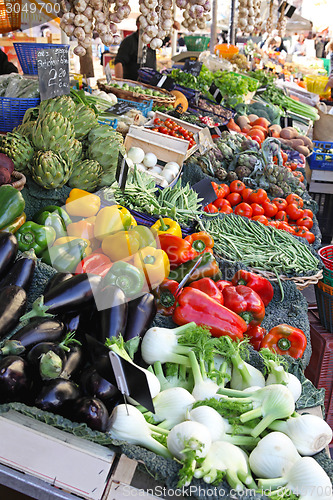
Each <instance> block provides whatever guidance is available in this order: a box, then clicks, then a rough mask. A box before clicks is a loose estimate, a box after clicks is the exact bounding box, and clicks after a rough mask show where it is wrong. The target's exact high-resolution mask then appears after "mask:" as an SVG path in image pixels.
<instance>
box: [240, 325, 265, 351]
mask: <svg viewBox="0 0 333 500" xmlns="http://www.w3.org/2000/svg"><path fill="white" fill-rule="evenodd" d="M266 333H267V332H266V330H265V328H263V327H262V326H250V327H249V328H248V329H247V330H246V332H245V335H247V336H248V337H249V339H250V344H251V345H252V347H253V349H255V350H256V351H259V349H260V348H261V342H262V340H263V338H264V336H265V335H266Z"/></svg>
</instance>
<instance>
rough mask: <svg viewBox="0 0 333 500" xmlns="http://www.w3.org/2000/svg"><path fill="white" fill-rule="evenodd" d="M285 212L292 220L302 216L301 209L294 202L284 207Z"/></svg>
mask: <svg viewBox="0 0 333 500" xmlns="http://www.w3.org/2000/svg"><path fill="white" fill-rule="evenodd" d="M286 214H287V215H288V217H289V218H290V219H292V220H297V219H300V218H301V217H303V210H302V209H301V208H299V207H298V206H297V205H296V204H294V203H291V204H290V205H288V206H287V208H286Z"/></svg>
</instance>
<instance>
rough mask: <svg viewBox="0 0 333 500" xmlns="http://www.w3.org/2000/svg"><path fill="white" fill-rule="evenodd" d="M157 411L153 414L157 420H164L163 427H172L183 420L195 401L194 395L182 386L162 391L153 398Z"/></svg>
mask: <svg viewBox="0 0 333 500" xmlns="http://www.w3.org/2000/svg"><path fill="white" fill-rule="evenodd" d="M153 403H154V408H155V413H152V414H151V416H152V418H153V419H154V421H155V422H162V423H161V427H162V428H164V429H171V428H172V427H174V426H175V425H176V424H179V423H180V422H183V421H184V420H185V417H186V412H187V410H189V409H190V408H192V405H193V403H195V399H194V397H193V396H192V395H191V394H190V393H189V392H188V391H187V390H186V389H183V388H182V387H172V388H171V389H166V390H165V391H162V392H160V393H159V394H157V396H156V397H155V398H154V399H153Z"/></svg>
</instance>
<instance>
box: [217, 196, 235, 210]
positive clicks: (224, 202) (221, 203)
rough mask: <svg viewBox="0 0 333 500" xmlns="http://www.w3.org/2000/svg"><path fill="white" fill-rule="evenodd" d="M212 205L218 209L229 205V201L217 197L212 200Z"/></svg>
mask: <svg viewBox="0 0 333 500" xmlns="http://www.w3.org/2000/svg"><path fill="white" fill-rule="evenodd" d="M213 205H215V206H216V207H217V208H218V209H219V210H220V208H222V207H225V206H227V207H231V205H230V202H229V201H228V200H226V199H225V198H218V199H217V200H215V201H214V202H213Z"/></svg>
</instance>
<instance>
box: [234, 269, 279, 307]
mask: <svg viewBox="0 0 333 500" xmlns="http://www.w3.org/2000/svg"><path fill="white" fill-rule="evenodd" d="M232 284H233V285H234V286H237V285H246V286H248V287H249V288H251V289H252V290H254V291H255V292H257V294H258V295H259V296H260V298H261V300H262V301H263V303H264V306H265V307H266V306H267V305H268V304H269V303H270V301H271V300H272V298H273V295H274V289H273V286H272V284H271V282H270V281H269V280H268V279H266V278H264V277H263V276H259V275H258V274H255V273H249V272H248V271H243V270H240V271H237V273H236V274H235V275H234V277H233V278H232Z"/></svg>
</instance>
